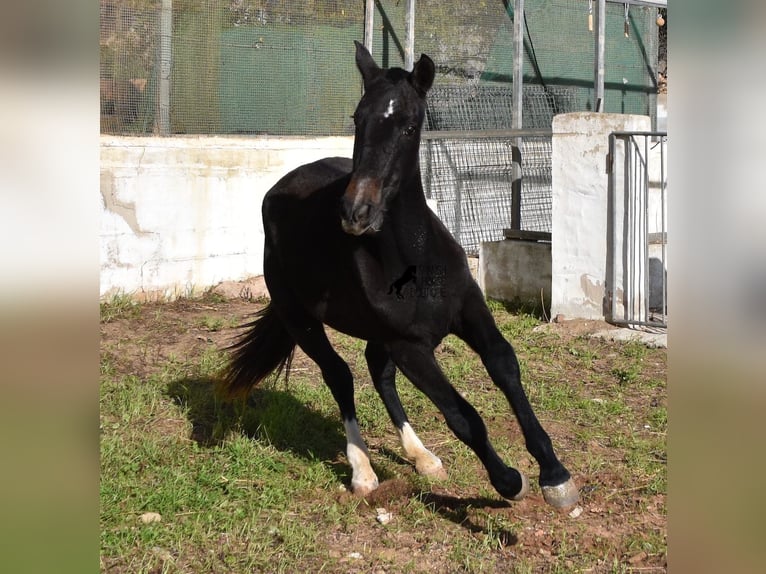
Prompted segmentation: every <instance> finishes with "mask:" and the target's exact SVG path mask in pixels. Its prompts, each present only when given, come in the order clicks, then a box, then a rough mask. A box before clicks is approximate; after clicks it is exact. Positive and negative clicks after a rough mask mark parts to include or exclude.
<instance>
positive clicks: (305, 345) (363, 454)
mask: <svg viewBox="0 0 766 574" xmlns="http://www.w3.org/2000/svg"><path fill="white" fill-rule="evenodd" d="M288 309H289V310H287V313H286V316H287V318H288V319H287V320H286V321H285V323H286V326H287V328H288V330H289V332H290V334H291V335H292V337H293V339H294V340H295V342H296V343H297V344H298V346H299V347H300V348H301V349H302V350H303V352H304V353H306V355H308V357H309V358H310V359H311V360H313V361H314V362H315V363H316V364H317V365H318V366H319V369H320V370H321V372H322V378H323V379H324V382H325V384H326V385H327V386H328V387H329V389H330V392H331V393H332V395H333V397H334V398H335V401H336V402H337V403H338V408H339V409H340V415H341V418H342V420H343V428H344V429H345V432H346V456H347V458H348V462H349V465H350V466H351V472H352V476H351V490H352V491H353V492H354V494H358V495H361V496H365V495H367V494H369V493H370V492H372V491H373V490H375V489H376V488H378V484H379V482H378V477H377V475H376V474H375V471H374V470H373V469H372V465H371V464H370V453H369V451H368V450H367V445H366V444H365V442H364V439H363V438H362V435H361V432H360V430H359V423H358V421H357V417H356V406H355V404H354V378H353V375H352V374H351V370H350V369H349V368H348V365H347V364H346V362H345V361H344V360H343V359H342V358H341V357H340V356H339V355H338V354H337V353H336V352H335V349H333V348H332V345H331V344H330V341H329V340H328V339H327V335H326V334H325V331H324V328H323V326H322V324H321V323H320V322H319V321H315V320H314V319H310V318H308V317H297V315H298V313H297V311H296V310H297V309H298V306H297V305H293V306H290V307H289V308H288Z"/></svg>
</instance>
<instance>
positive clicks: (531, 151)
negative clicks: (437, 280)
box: [421, 84, 577, 253]
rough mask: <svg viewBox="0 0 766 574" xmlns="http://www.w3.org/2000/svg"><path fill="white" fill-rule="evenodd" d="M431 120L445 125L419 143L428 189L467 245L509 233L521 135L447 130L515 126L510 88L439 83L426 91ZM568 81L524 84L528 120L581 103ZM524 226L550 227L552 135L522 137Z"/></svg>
mask: <svg viewBox="0 0 766 574" xmlns="http://www.w3.org/2000/svg"><path fill="white" fill-rule="evenodd" d="M428 102H429V103H428V112H427V119H426V126H427V128H428V130H430V131H432V132H442V133H440V134H439V137H438V138H437V139H428V138H427V139H426V141H425V142H424V143H423V144H422V146H421V162H422V165H423V173H422V175H423V180H424V186H425V189H426V194H427V196H428V197H429V198H431V199H435V200H436V201H437V206H438V211H439V216H440V218H441V219H442V221H444V223H445V225H446V226H447V228H448V229H449V230H450V231H451V232H452V234H453V235H454V236H455V238H456V239H457V240H458V241H459V242H460V244H461V245H462V246H463V248H464V249H465V250H466V251H467V252H468V253H477V252H478V250H479V246H480V244H481V242H483V241H498V240H501V239H503V238H504V229H506V228H508V227H509V226H510V224H511V220H512V213H513V207H514V206H513V199H512V193H511V191H512V184H513V155H512V148H513V145H514V140H515V137H514V136H512V135H510V134H507V135H505V136H500V135H496V134H488V135H485V136H482V137H471V138H461V137H457V136H456V137H454V138H453V137H449V132H450V131H454V130H510V128H511V125H512V124H511V110H512V91H511V88H510V87H509V86H499V85H484V84H462V85H460V84H458V85H454V84H451V85H437V86H435V87H434V88H433V89H432V90H431V92H430V93H429V96H428ZM576 106H577V103H576V94H575V93H574V91H573V90H571V89H569V88H562V87H549V88H542V87H541V86H525V88H524V92H523V110H524V113H525V115H526V117H527V118H528V121H529V123H530V124H531V126H530V127H537V128H550V125H551V121H552V119H553V115H554V110H555V109H558V110H560V111H562V112H566V111H574V110H576V109H577V108H576ZM521 166H522V192H521V205H520V210H521V228H522V229H524V230H527V231H544V232H550V231H551V139H550V137H528V136H527V137H524V138H522V139H521Z"/></svg>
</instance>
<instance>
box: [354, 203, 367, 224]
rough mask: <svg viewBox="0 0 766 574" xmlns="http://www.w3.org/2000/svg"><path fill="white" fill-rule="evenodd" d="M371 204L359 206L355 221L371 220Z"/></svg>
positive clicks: (355, 212) (355, 213)
mask: <svg viewBox="0 0 766 574" xmlns="http://www.w3.org/2000/svg"><path fill="white" fill-rule="evenodd" d="M370 211H371V210H370V204H369V203H363V204H362V205H358V206H357V208H356V210H355V211H354V213H353V216H354V221H366V220H368V219H369V218H370Z"/></svg>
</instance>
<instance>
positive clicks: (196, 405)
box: [167, 378, 346, 460]
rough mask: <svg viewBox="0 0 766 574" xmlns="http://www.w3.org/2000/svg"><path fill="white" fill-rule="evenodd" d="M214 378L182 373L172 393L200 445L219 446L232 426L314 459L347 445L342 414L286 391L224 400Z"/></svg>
mask: <svg viewBox="0 0 766 574" xmlns="http://www.w3.org/2000/svg"><path fill="white" fill-rule="evenodd" d="M215 386H216V380H215V379H212V378H196V379H180V380H177V381H173V382H172V383H170V384H169V385H168V389H167V395H168V396H169V397H170V398H171V399H172V400H173V401H174V402H175V403H176V404H178V405H179V406H182V407H183V408H185V409H186V411H187V416H188V418H189V421H190V422H191V424H192V433H191V437H190V438H191V439H192V440H194V441H195V442H197V444H199V445H200V446H206V447H211V446H218V445H220V444H221V443H223V441H224V440H225V439H226V437H227V435H228V434H229V433H230V432H231V431H241V432H243V433H244V434H245V435H246V436H248V437H251V438H254V439H256V440H267V441H268V442H269V443H270V444H271V445H273V446H274V447H276V448H278V449H280V450H284V451H289V452H292V453H293V454H296V455H298V456H301V457H304V458H310V459H312V460H313V459H320V460H333V459H335V458H336V456H337V454H338V453H339V452H341V451H343V450H344V449H345V446H346V439H345V435H344V434H343V432H342V427H341V424H340V420H339V419H337V418H334V417H332V418H331V417H326V416H324V415H322V414H320V413H317V412H316V411H313V410H311V409H310V408H308V407H306V405H304V404H303V403H301V402H300V401H298V400H297V399H296V398H295V397H294V396H293V395H291V394H290V393H289V392H287V391H281V390H276V389H269V388H266V387H262V388H257V389H254V390H253V391H252V392H251V393H250V395H249V396H248V397H247V399H246V400H236V401H231V402H224V401H222V400H221V399H220V398H219V397H218V396H217V395H216V392H215Z"/></svg>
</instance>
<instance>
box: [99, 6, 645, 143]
mask: <svg viewBox="0 0 766 574" xmlns="http://www.w3.org/2000/svg"><path fill="white" fill-rule="evenodd" d="M162 4H163V2H162V0H100V7H101V35H100V46H101V74H100V76H101V130H102V132H104V133H114V134H152V133H158V132H159V124H158V118H159V116H160V113H159V110H160V107H161V105H163V103H162V102H160V89H159V84H160V81H159V75H160V45H161V43H162V42H161V41H160V38H161V36H162V34H163V32H162V30H160V20H161V18H160V9H161V6H162ZM364 4H365V3H364V1H363V0H353V1H352V0H302V1H297V0H293V1H290V0H283V1H277V0H173V1H172V19H171V22H172V24H171V29H170V30H169V31H167V36H166V37H169V38H170V42H168V44H169V46H170V50H171V54H172V56H171V57H172V60H171V62H172V66H171V72H170V78H169V79H170V97H169V101H167V102H165V105H166V106H168V107H169V118H170V122H169V132H170V133H179V134H180V133H183V134H274V135H338V134H349V133H351V130H352V123H351V120H350V117H349V116H350V115H351V113H352V112H353V109H354V106H355V104H356V101H357V100H358V98H359V95H360V93H361V85H360V81H359V76H358V73H357V71H356V68H355V66H354V61H353V55H354V49H353V40H360V41H361V40H362V38H363V34H364V24H363V22H364ZM525 4H526V7H525V13H526V28H527V29H528V31H527V33H525V54H524V82H525V84H528V85H537V86H540V87H541V88H542V89H543V90H544V91H547V92H551V93H553V92H555V90H554V88H556V87H558V88H567V89H568V92H567V93H568V94H569V95H568V96H567V97H568V99H567V102H568V106H571V107H573V108H574V109H576V110H588V109H592V108H593V105H594V104H593V53H594V37H593V32H591V31H589V30H588V21H587V8H588V2H587V0H526V2H525ZM375 6H376V9H375V15H374V22H375V24H374V41H373V55H374V57H375V58H376V60H377V61H378V62H379V63H380V64H381V65H383V66H386V67H388V66H401V65H402V64H403V58H404V56H403V54H404V37H405V16H406V14H405V11H406V2H405V1H404V0H381V1H378V2H376V3H375ZM512 6H513V2H512V1H511V0H507V1H502V0H500V1H483V0H476V1H474V2H449V1H438V0H418V1H417V3H416V16H415V51H416V56H417V55H419V54H420V53H421V52H424V53H427V54H428V55H429V56H431V57H432V58H433V60H434V61H435V62H436V64H437V71H438V75H437V80H436V83H437V86H438V85H440V84H444V85H460V84H486V85H506V86H507V85H508V84H510V82H511V78H512V66H513V63H512V62H513V7H512ZM655 17H656V9H651V8H646V7H637V6H632V7H630V10H629V15H628V24H629V26H628V27H629V34H628V37H627V38H626V37H625V34H624V21H625V15H624V5H623V4H616V3H611V2H609V3H607V19H606V62H605V64H606V68H605V70H606V83H605V102H604V111H607V112H618V113H636V114H646V115H650V116H654V108H655V93H656V79H655V70H656V66H657V35H658V34H657V26H656V24H655ZM572 99H573V101H574V104H571V101H572ZM535 105H540V101H539V100H535ZM543 105H547V106H550V113H547V112H546V113H544V112H541V111H540V110H537V111H534V110H531V109H529V108H528V106H526V105H525V110H524V124H525V125H526V126H527V127H533V124H535V123H536V122H537V120H536V119H534V118H539V117H541V114H542V115H548V116H551V117H552V115H553V114H554V113H558V112H560V111H571V109H568V110H560V109H558V105H557V102H556V100H555V98H548V99H547V100H543ZM535 127H539V126H535Z"/></svg>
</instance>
